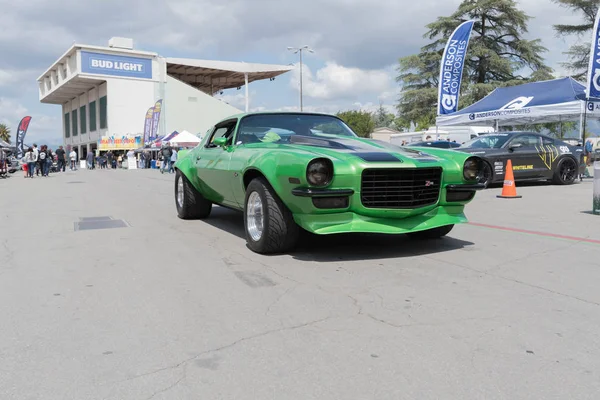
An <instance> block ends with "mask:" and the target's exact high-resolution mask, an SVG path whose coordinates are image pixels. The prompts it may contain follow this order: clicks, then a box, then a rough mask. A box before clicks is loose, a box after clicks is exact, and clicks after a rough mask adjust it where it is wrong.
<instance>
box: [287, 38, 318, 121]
mask: <svg viewBox="0 0 600 400" xmlns="http://www.w3.org/2000/svg"><path fill="white" fill-rule="evenodd" d="M287 49H288V50H290V51H293V52H294V54H296V53H300V111H302V110H303V105H302V50H306V51H309V52H311V53H314V51H313V50H312V49H311V48H310V47H308V46H302V47H288V48H287Z"/></svg>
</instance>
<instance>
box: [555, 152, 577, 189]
mask: <svg viewBox="0 0 600 400" xmlns="http://www.w3.org/2000/svg"><path fill="white" fill-rule="evenodd" d="M577 175H578V170H577V162H576V161H575V160H574V159H573V158H571V157H565V158H563V159H562V160H560V161H559V162H558V165H557V166H556V169H555V170H554V176H553V179H552V182H553V183H555V184H557V185H571V184H572V183H573V182H575V179H577Z"/></svg>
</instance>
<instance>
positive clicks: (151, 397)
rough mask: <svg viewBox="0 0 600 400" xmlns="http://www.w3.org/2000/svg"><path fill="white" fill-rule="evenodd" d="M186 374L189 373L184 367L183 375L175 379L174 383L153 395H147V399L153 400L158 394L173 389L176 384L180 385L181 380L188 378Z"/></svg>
mask: <svg viewBox="0 0 600 400" xmlns="http://www.w3.org/2000/svg"><path fill="white" fill-rule="evenodd" d="M186 375H187V374H186V370H185V368H184V370H183V376H182V377H181V378H179V379H178V380H177V381H175V382H174V383H172V384H170V385H169V386H167V387H166V388H164V389H161V390H158V391H156V392H154V393H152V395H151V396H150V397H147V398H146V400H151V399H153V398H154V397H156V396H157V395H159V394H161V393H165V392H168V391H169V390H171V389H173V388H174V387H175V386H177V385H179V384H180V383H181V381H183V380H184V379H185V378H186Z"/></svg>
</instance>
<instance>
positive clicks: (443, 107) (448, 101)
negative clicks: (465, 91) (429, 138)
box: [437, 21, 474, 115]
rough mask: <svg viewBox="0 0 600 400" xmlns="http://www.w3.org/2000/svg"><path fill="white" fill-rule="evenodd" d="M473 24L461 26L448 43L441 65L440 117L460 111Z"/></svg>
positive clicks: (470, 22)
mask: <svg viewBox="0 0 600 400" xmlns="http://www.w3.org/2000/svg"><path fill="white" fill-rule="evenodd" d="M473 23H474V21H466V22H463V23H462V24H460V25H459V26H458V28H456V29H455V30H454V32H453V33H452V36H450V39H448V43H446V48H445V49H444V54H443V55H442V61H441V63H440V80H439V84H438V85H439V87H438V104H437V113H438V115H444V114H452V113H455V112H456V111H457V110H458V97H459V95H460V84H461V81H462V73H463V68H464V66H465V56H466V53H467V47H468V46H469V38H470V37H471V31H472V30H473Z"/></svg>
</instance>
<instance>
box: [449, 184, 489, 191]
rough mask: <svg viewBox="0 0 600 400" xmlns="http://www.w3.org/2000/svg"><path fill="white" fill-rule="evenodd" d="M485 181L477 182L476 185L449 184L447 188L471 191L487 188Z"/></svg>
mask: <svg viewBox="0 0 600 400" xmlns="http://www.w3.org/2000/svg"><path fill="white" fill-rule="evenodd" d="M485 187H486V186H485V184H484V183H476V184H474V185H448V186H446V190H447V191H449V192H471V191H473V190H483V189H485Z"/></svg>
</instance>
